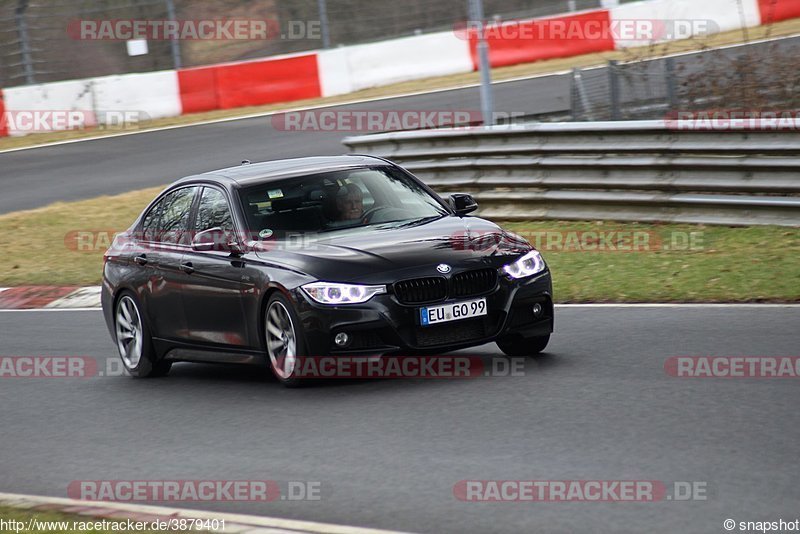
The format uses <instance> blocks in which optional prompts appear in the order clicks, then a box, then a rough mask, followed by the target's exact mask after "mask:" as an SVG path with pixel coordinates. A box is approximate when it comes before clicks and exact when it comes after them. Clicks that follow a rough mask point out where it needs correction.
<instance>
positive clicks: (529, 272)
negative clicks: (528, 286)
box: [503, 250, 546, 278]
mask: <svg viewBox="0 0 800 534" xmlns="http://www.w3.org/2000/svg"><path fill="white" fill-rule="evenodd" d="M545 267H546V265H545V263H544V258H542V255H541V254H539V251H538V250H531V251H530V252H528V253H527V254H525V255H524V256H522V257H521V258H519V259H518V260H517V261H515V262H514V263H509V264H508V265H506V266H504V267H503V271H505V273H506V274H507V275H508V276H510V277H511V278H527V277H528V276H533V275H534V274H537V273H540V272H542V271H544V269H545Z"/></svg>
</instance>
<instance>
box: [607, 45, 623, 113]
mask: <svg viewBox="0 0 800 534" xmlns="http://www.w3.org/2000/svg"><path fill="white" fill-rule="evenodd" d="M617 65H618V63H617V61H616V60H614V59H612V60H611V61H609V62H608V90H609V97H610V102H609V104H610V106H611V120H612V121H618V120H620V109H619V106H620V104H619V78H618V77H617Z"/></svg>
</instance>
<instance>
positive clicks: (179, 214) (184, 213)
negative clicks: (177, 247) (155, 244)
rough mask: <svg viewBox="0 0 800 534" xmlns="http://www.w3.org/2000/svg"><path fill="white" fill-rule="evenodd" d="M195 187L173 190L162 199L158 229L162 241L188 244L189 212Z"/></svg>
mask: <svg viewBox="0 0 800 534" xmlns="http://www.w3.org/2000/svg"><path fill="white" fill-rule="evenodd" d="M196 191H197V187H184V188H183V189H178V190H177V191H173V192H172V193H170V194H169V195H167V197H166V198H165V199H164V200H163V202H162V204H163V207H162V208H161V223H160V224H159V225H158V226H159V231H160V233H161V239H160V241H161V242H162V243H178V244H188V241H189V239H188V237H189V234H188V232H187V230H188V229H189V228H188V226H189V214H190V213H191V211H192V200H193V199H194V194H195V192H196Z"/></svg>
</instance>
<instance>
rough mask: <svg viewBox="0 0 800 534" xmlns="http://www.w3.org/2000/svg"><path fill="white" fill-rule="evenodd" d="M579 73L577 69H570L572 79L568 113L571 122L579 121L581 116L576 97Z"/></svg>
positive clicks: (579, 103)
mask: <svg viewBox="0 0 800 534" xmlns="http://www.w3.org/2000/svg"><path fill="white" fill-rule="evenodd" d="M580 76H581V74H580V72H579V71H578V68H577V67H574V68H573V69H572V78H570V84H569V87H570V91H569V96H570V111H571V114H572V120H573V121H579V120H581V117H582V116H583V114H582V113H581V101H580V98H579V96H578V81H579V80H580Z"/></svg>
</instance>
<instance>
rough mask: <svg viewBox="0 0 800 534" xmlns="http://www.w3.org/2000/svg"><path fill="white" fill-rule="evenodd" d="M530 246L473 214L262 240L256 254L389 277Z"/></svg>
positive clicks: (317, 271)
mask: <svg viewBox="0 0 800 534" xmlns="http://www.w3.org/2000/svg"><path fill="white" fill-rule="evenodd" d="M530 249H531V246H530V244H529V243H528V242H527V241H525V240H524V239H523V238H521V237H519V236H517V235H516V234H513V233H510V232H506V231H505V230H503V229H502V228H500V227H499V226H497V225H496V224H494V223H492V222H490V221H487V220H485V219H480V218H477V217H464V218H461V217H456V216H448V217H443V218H441V219H437V220H434V221H430V222H426V223H424V224H418V225H415V226H408V227H403V228H397V227H394V228H387V227H368V228H360V229H355V230H352V231H337V232H330V233H321V234H316V235H314V236H313V237H309V236H305V237H304V238H303V239H302V240H301V239H298V240H288V241H261V242H258V243H256V244H255V245H254V251H255V253H256V255H257V256H258V257H259V258H260V259H262V260H265V261H268V262H269V263H275V264H278V265H282V266H285V267H289V268H292V269H294V270H298V271H301V272H303V273H305V274H308V275H309V276H312V277H313V278H316V279H318V280H326V281H335V282H355V281H357V282H361V283H388V282H392V281H394V280H397V279H400V278H403V277H405V276H435V275H437V271H436V266H437V265H438V264H440V263H446V264H448V265H450V266H451V267H452V270H453V272H458V271H459V270H463V269H468V268H478V267H486V266H491V267H500V266H501V265H503V264H505V263H507V262H508V261H509V256H512V257H516V256H518V255H519V254H521V253H524V252H527V251H528V250H530Z"/></svg>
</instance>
